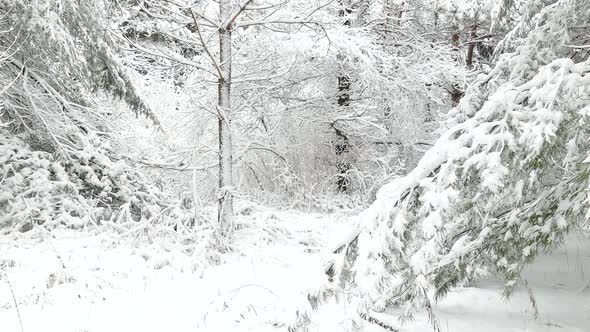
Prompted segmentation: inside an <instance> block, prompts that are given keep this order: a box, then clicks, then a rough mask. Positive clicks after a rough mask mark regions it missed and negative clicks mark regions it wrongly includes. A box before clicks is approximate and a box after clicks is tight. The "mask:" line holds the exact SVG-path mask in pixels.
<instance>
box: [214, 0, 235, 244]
mask: <svg viewBox="0 0 590 332" xmlns="http://www.w3.org/2000/svg"><path fill="white" fill-rule="evenodd" d="M219 9H220V10H219V11H220V16H221V20H222V22H223V21H224V20H227V19H228V18H229V17H230V15H231V2H230V0H220V2H219ZM231 33H232V32H231V26H228V27H227V28H220V29H219V67H220V69H221V74H222V75H223V77H220V78H219V82H218V87H217V88H218V105H219V111H218V112H219V113H218V126H219V189H220V193H219V198H218V210H217V220H218V222H219V224H220V226H221V230H222V232H223V234H227V233H228V232H230V230H231V229H230V228H231V225H232V223H231V220H232V217H233V193H232V189H233V188H232V187H233V171H232V136H231V128H230V123H231V79H232V78H231V61H232V60H231V53H232V34H231Z"/></svg>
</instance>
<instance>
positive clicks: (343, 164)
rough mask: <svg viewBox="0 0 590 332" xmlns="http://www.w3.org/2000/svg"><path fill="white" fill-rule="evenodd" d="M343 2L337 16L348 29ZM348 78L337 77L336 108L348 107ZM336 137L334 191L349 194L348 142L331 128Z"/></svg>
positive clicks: (348, 9) (337, 130) (345, 76)
mask: <svg viewBox="0 0 590 332" xmlns="http://www.w3.org/2000/svg"><path fill="white" fill-rule="evenodd" d="M344 2H345V1H344V0H340V5H341V6H342V9H340V12H339V16H340V17H342V18H344V21H343V22H342V24H344V26H346V27H350V26H351V25H352V22H351V21H350V18H348V15H349V14H350V13H352V9H351V8H350V7H348V6H346V5H345V3H344ZM350 83H351V82H350V76H348V75H347V74H346V73H345V70H342V72H341V73H340V75H339V76H338V107H341V108H343V109H342V110H346V109H347V108H348V106H350V85H351V84H350ZM333 128H334V131H335V132H336V136H337V137H338V139H337V141H336V144H335V146H334V149H335V151H334V152H335V154H336V169H337V171H338V174H337V175H336V189H337V190H338V192H340V193H348V192H350V179H349V177H348V171H350V163H349V162H348V161H347V160H346V157H347V154H348V152H349V151H350V141H349V139H348V137H347V136H346V134H345V133H343V132H342V131H341V130H339V129H338V128H336V126H333Z"/></svg>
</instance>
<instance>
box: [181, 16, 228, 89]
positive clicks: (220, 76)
mask: <svg viewBox="0 0 590 332" xmlns="http://www.w3.org/2000/svg"><path fill="white" fill-rule="evenodd" d="M189 12H190V13H191V17H192V18H193V21H194V22H195V29H196V30H197V34H198V35H199V39H200V40H201V45H203V48H204V49H205V52H207V55H208V56H209V58H210V59H211V62H212V63H213V66H214V67H215V69H216V70H217V74H219V79H221V80H223V74H222V73H221V68H220V67H219V64H217V61H215V58H214V57H213V54H211V52H210V51H209V48H208V47H207V44H206V43H205V40H204V39H203V35H202V34H201V29H200V28H199V22H197V17H196V16H195V13H194V12H193V10H192V8H189Z"/></svg>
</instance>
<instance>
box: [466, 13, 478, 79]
mask: <svg viewBox="0 0 590 332" xmlns="http://www.w3.org/2000/svg"><path fill="white" fill-rule="evenodd" d="M470 37H471V40H470V41H469V46H467V55H466V57H465V63H466V64H467V68H469V69H471V68H472V67H473V51H474V49H475V46H476V45H477V43H476V42H475V39H476V38H477V23H473V26H472V27H471V35H470Z"/></svg>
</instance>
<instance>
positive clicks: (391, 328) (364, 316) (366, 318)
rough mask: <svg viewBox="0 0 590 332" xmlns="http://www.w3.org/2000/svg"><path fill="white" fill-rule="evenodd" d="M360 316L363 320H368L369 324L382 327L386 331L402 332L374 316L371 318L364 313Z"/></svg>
mask: <svg viewBox="0 0 590 332" xmlns="http://www.w3.org/2000/svg"><path fill="white" fill-rule="evenodd" d="M360 316H361V318H362V319H364V320H366V321H367V322H369V323H371V324H375V325H377V326H379V327H381V328H382V329H385V330H387V331H391V332H400V330H398V329H396V328H394V327H393V326H391V325H388V324H386V323H384V322H382V321H380V320H378V319H377V318H375V317H373V316H369V315H368V314H366V313H364V312H363V313H361V314H360Z"/></svg>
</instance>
